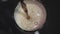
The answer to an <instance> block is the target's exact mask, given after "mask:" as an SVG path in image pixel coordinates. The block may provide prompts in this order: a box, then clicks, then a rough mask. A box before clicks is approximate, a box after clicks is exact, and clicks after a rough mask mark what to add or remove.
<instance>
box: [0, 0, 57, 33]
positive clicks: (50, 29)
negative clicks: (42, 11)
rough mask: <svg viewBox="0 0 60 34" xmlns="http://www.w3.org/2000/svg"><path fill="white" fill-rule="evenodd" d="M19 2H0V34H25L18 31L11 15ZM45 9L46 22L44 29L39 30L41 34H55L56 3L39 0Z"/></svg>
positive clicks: (13, 0)
mask: <svg viewBox="0 0 60 34" xmlns="http://www.w3.org/2000/svg"><path fill="white" fill-rule="evenodd" d="M19 1H21V0H7V1H3V0H0V34H26V33H24V32H21V31H19V30H18V29H17V28H16V27H15V25H14V23H15V21H14V19H13V13H14V9H15V7H16V5H17V3H18V2H19ZM41 2H42V4H43V5H44V6H45V8H46V12H47V20H46V23H45V25H44V27H43V28H42V29H41V30H39V31H40V33H41V34H56V33H57V32H58V31H56V30H57V26H56V25H57V24H56V20H57V19H56V14H57V13H56V12H57V6H58V5H57V4H56V3H57V1H55V0H41Z"/></svg>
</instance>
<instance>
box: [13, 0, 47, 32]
mask: <svg viewBox="0 0 60 34" xmlns="http://www.w3.org/2000/svg"><path fill="white" fill-rule="evenodd" d="M14 19H15V21H16V24H17V26H18V27H19V29H20V28H21V29H22V30H23V31H29V32H31V31H36V30H38V29H41V28H42V27H43V25H44V23H45V21H46V10H45V8H44V6H43V5H42V3H40V2H39V1H38V0H24V1H21V2H19V3H18V5H17V7H16V8H15V12H14ZM36 32H38V31H36ZM36 32H35V33H36Z"/></svg>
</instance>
